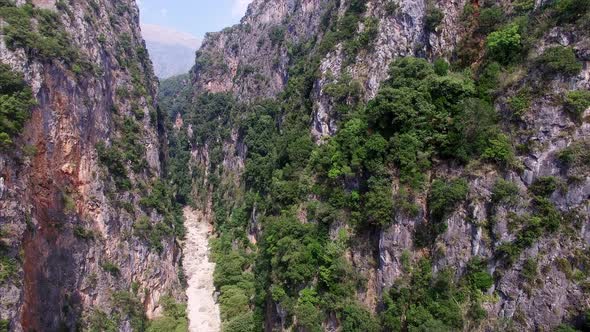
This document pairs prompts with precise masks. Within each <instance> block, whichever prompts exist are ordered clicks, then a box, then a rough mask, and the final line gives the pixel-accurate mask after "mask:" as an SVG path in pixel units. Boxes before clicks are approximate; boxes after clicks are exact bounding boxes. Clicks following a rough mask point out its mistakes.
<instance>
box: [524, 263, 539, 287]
mask: <svg viewBox="0 0 590 332" xmlns="http://www.w3.org/2000/svg"><path fill="white" fill-rule="evenodd" d="M538 270H539V264H538V263H537V261H536V260H534V259H532V258H529V259H527V260H526V261H524V264H523V265H522V272H521V275H522V277H523V278H524V279H525V280H527V281H528V282H529V283H532V282H534V281H535V279H537V276H538V274H539V271H538Z"/></svg>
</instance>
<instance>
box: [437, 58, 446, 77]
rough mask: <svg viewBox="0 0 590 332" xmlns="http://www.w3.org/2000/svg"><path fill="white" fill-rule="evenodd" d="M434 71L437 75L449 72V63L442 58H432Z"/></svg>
mask: <svg viewBox="0 0 590 332" xmlns="http://www.w3.org/2000/svg"><path fill="white" fill-rule="evenodd" d="M434 72H435V73H436V74H437V75H440V76H445V75H447V74H448V73H449V63H448V62H447V60H445V59H443V58H438V59H436V60H434Z"/></svg>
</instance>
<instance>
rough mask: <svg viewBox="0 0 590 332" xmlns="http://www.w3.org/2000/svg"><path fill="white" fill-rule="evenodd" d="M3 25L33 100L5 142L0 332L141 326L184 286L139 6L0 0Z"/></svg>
mask: <svg viewBox="0 0 590 332" xmlns="http://www.w3.org/2000/svg"><path fill="white" fill-rule="evenodd" d="M0 26H1V27H2V36H1V38H0V62H1V63H2V65H3V66H4V65H7V67H3V69H5V70H7V71H9V72H11V74H10V75H15V77H19V76H20V77H21V79H24V83H26V85H27V86H28V89H30V92H31V95H32V97H33V99H34V103H33V106H32V107H30V109H29V110H27V113H28V118H29V120H28V121H26V122H25V125H24V127H22V128H20V130H19V132H18V133H16V134H14V135H11V136H12V137H11V138H10V139H9V140H8V142H6V144H5V145H3V146H2V150H0V184H1V187H0V249H1V250H0V255H1V260H0V298H2V301H0V322H2V324H0V326H1V327H0V330H8V331H58V330H59V331H63V330H65V331H74V330H79V329H83V330H93V331H99V330H100V331H107V330H108V331H113V330H121V331H131V330H136V331H137V330H143V329H144V328H145V326H146V325H147V320H146V317H147V318H154V317H157V316H160V315H161V314H162V310H163V309H162V303H161V302H162V299H163V298H164V297H165V296H171V297H172V298H175V299H178V300H182V298H183V295H182V287H181V284H180V281H179V277H178V273H177V270H178V269H177V267H178V264H179V260H180V252H179V247H178V246H177V244H176V241H175V239H176V237H177V236H179V234H180V233H181V229H180V228H181V227H180V226H181V223H180V224H179V223H178V219H177V215H178V214H177V213H176V212H174V211H173V210H174V209H173V208H171V207H172V203H171V200H170V199H169V200H168V201H167V200H166V199H167V198H168V197H169V196H167V195H168V194H167V191H166V189H165V188H163V187H164V185H163V184H162V183H161V181H160V178H161V177H163V176H164V172H165V169H164V164H165V158H166V155H167V152H166V151H167V150H166V135H165V130H164V125H163V116H162V115H161V114H160V113H159V110H158V108H157V104H156V94H157V80H156V79H155V77H154V74H153V70H152V65H151V62H150V60H149V59H148V57H147V51H146V49H145V44H144V42H143V40H142V38H141V33H140V30H139V12H138V9H137V7H136V4H135V2H134V1H106V0H105V1H103V0H97V1H77V0H71V1H55V0H34V1H27V2H25V1H21V0H18V1H16V4H13V3H12V2H11V1H2V2H0ZM3 88H5V87H4V86H3ZM4 92H5V91H4V90H3V93H4ZM5 97H6V96H5V95H4V94H3V96H2V98H3V99H2V100H3V101H2V102H3V107H6V108H4V109H5V110H8V108H7V107H8V105H10V104H7V103H10V99H4V98H5ZM6 114H8V115H6V118H7V119H8V120H7V121H9V120H12V119H11V118H10V117H11V116H12V115H10V114H9V113H6ZM4 117H5V114H4V113H3V121H4ZM10 141H12V142H10Z"/></svg>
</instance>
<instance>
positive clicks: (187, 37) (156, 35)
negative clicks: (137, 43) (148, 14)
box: [141, 24, 201, 50]
mask: <svg viewBox="0 0 590 332" xmlns="http://www.w3.org/2000/svg"><path fill="white" fill-rule="evenodd" d="M141 34H142V35H143V38H144V39H145V40H146V41H148V42H149V41H152V42H156V43H161V44H166V45H182V46H185V47H189V48H192V49H195V50H196V49H197V48H198V47H199V45H201V40H200V39H199V38H197V37H195V36H193V35H191V34H190V33H187V32H182V31H177V30H174V29H173V28H169V27H164V26H161V25H155V24H142V25H141Z"/></svg>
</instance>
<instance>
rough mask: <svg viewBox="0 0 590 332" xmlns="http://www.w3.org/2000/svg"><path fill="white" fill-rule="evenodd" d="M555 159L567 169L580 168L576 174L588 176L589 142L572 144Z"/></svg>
mask: <svg viewBox="0 0 590 332" xmlns="http://www.w3.org/2000/svg"><path fill="white" fill-rule="evenodd" d="M557 158H558V159H559V160H560V161H561V162H562V163H564V164H565V165H566V166H567V167H569V168H575V169H577V168H581V170H580V171H579V172H578V171H576V173H579V174H588V169H589V165H590V142H589V141H583V142H574V143H573V144H572V145H570V146H568V147H567V148H565V149H563V150H561V151H560V152H559V153H558V154H557Z"/></svg>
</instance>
